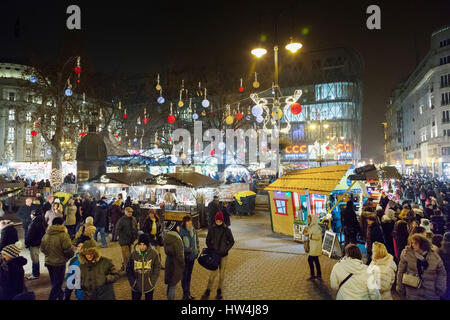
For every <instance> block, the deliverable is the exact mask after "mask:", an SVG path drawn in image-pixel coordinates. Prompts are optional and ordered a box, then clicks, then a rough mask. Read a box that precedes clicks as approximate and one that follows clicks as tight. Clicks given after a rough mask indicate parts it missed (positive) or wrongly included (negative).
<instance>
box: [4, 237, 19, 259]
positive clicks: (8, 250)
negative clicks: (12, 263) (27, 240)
mask: <svg viewBox="0 0 450 320" xmlns="http://www.w3.org/2000/svg"><path fill="white" fill-rule="evenodd" d="M21 249H22V243H21V242H20V241H18V242H16V243H14V244H10V245H7V246H6V247H4V248H3V250H2V254H4V255H6V256H8V257H10V258H12V259H14V258H17V257H18V256H19V255H20V251H21Z"/></svg>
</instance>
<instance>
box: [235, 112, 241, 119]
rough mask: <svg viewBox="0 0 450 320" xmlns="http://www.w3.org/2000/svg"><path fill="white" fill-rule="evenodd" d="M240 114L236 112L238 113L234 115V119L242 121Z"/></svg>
mask: <svg viewBox="0 0 450 320" xmlns="http://www.w3.org/2000/svg"><path fill="white" fill-rule="evenodd" d="M242 117H243V116H242V113H240V112H238V113H236V115H235V118H236V119H237V120H242Z"/></svg>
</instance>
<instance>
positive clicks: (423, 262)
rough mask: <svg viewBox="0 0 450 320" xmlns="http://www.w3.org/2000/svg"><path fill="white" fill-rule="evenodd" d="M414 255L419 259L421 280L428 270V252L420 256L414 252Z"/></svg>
mask: <svg viewBox="0 0 450 320" xmlns="http://www.w3.org/2000/svg"><path fill="white" fill-rule="evenodd" d="M414 255H415V256H416V258H417V271H418V272H419V278H422V274H423V272H424V271H425V270H427V268H428V261H427V255H428V252H427V251H425V252H423V253H422V254H419V253H417V252H415V251H414Z"/></svg>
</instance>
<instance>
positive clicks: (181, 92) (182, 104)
mask: <svg viewBox="0 0 450 320" xmlns="http://www.w3.org/2000/svg"><path fill="white" fill-rule="evenodd" d="M182 94H183V90H180V100H179V101H178V106H179V107H180V108H182V107H183V106H184V102H183V100H181V97H182Z"/></svg>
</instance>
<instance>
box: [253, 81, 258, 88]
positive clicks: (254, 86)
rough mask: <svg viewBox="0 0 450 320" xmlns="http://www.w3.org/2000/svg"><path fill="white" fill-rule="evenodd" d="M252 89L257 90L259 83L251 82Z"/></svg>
mask: <svg viewBox="0 0 450 320" xmlns="http://www.w3.org/2000/svg"><path fill="white" fill-rule="evenodd" d="M253 88H255V89H256V88H259V82H258V81H254V82H253Z"/></svg>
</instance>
